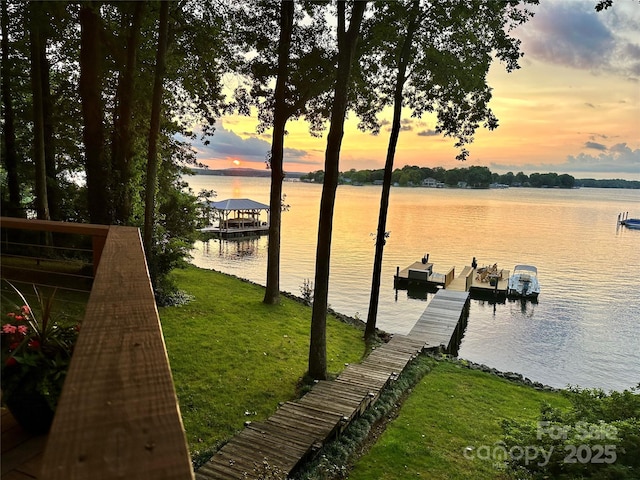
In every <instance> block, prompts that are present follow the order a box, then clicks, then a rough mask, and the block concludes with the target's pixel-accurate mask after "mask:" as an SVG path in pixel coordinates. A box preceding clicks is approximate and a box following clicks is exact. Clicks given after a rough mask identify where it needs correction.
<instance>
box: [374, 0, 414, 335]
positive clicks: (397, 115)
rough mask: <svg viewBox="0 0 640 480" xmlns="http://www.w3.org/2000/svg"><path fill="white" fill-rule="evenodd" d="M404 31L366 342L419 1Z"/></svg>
mask: <svg viewBox="0 0 640 480" xmlns="http://www.w3.org/2000/svg"><path fill="white" fill-rule="evenodd" d="M408 11H409V14H408V15H407V28H406V33H405V34H404V38H402V39H401V41H400V43H399V47H400V49H399V50H400V54H399V55H397V56H396V58H397V74H396V81H395V90H394V92H393V120H392V122H391V134H390V136H389V146H388V148H387V157H386V160H385V165H384V177H383V179H382V194H381V197H380V211H379V214H378V230H377V232H376V252H375V256H374V260H373V275H372V278H371V297H370V299H369V312H368V315H367V325H366V328H365V338H366V339H367V340H369V339H371V338H372V337H374V336H375V326H376V318H377V315H378V300H379V298H380V280H381V278H382V255H383V250H384V245H385V243H386V237H387V233H386V225H387V211H388V209H389V196H390V193H391V175H392V174H393V161H394V158H395V154H396V145H397V144H398V137H399V135H400V119H401V115H402V98H403V90H404V84H405V82H406V81H407V77H406V75H407V66H408V65H409V61H410V57H411V45H412V43H413V41H414V39H413V37H414V34H415V32H416V29H417V26H418V22H419V21H420V20H419V14H420V0H413V3H412V5H411V8H410V9H409V10H408Z"/></svg>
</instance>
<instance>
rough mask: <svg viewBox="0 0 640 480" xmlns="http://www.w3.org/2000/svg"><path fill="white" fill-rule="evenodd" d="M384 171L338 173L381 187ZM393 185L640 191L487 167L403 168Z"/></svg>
mask: <svg viewBox="0 0 640 480" xmlns="http://www.w3.org/2000/svg"><path fill="white" fill-rule="evenodd" d="M383 177H384V170H383V169H377V170H356V169H351V170H349V171H348V172H343V173H341V174H340V180H341V182H342V183H350V184H354V185H364V184H382V179H383ZM300 180H302V181H307V182H316V183H322V182H323V180H324V172H323V171H322V170H317V171H315V172H310V173H308V174H307V175H303V176H301V177H300ZM391 182H392V184H393V185H398V186H401V187H412V186H413V187H417V186H433V187H445V186H446V187H463V188H464V187H469V188H490V187H491V186H508V187H534V188H574V187H599V188H640V182H638V181H630V180H595V179H579V180H576V179H575V178H574V177H573V176H571V175H568V174H566V173H564V174H557V173H532V174H531V175H527V174H525V173H524V172H518V173H516V174H514V173H513V172H507V173H505V174H504V175H500V174H498V173H493V172H491V170H489V168H487V167H477V166H472V167H465V168H452V169H450V170H447V169H445V168H442V167H436V168H429V167H417V166H409V165H405V166H404V167H402V168H397V169H396V170H394V172H393V174H392V176H391Z"/></svg>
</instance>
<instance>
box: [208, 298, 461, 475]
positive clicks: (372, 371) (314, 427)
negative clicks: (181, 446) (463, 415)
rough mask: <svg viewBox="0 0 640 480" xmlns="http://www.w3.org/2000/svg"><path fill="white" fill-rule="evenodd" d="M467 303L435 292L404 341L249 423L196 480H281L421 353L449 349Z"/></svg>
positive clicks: (397, 337) (397, 338)
mask: <svg viewBox="0 0 640 480" xmlns="http://www.w3.org/2000/svg"><path fill="white" fill-rule="evenodd" d="M468 298H469V293H468V292H466V291H465V292H457V291H449V290H440V291H438V293H437V294H436V295H435V296H434V298H433V299H432V300H431V302H430V303H429V305H428V306H427V308H426V309H425V311H424V313H423V314H422V316H421V317H420V319H419V320H418V322H417V323H416V325H415V327H414V328H413V330H412V331H411V332H410V334H409V335H408V336H403V335H394V336H393V338H392V339H391V340H390V341H389V342H388V343H385V344H383V345H381V346H380V347H378V348H376V349H375V350H374V351H373V352H371V354H370V355H369V356H368V357H367V358H366V359H365V360H364V361H363V362H362V363H359V364H353V365H348V366H347V367H346V368H345V370H344V371H343V372H342V373H341V374H340V375H339V376H338V378H337V379H336V380H334V381H321V382H318V383H317V384H315V385H314V386H313V388H312V389H311V391H310V392H309V393H307V394H306V395H304V396H303V397H302V398H300V399H299V400H296V401H293V402H286V403H284V404H282V405H281V407H280V408H279V409H278V410H277V411H276V413H274V414H273V415H272V416H271V417H269V418H268V419H267V420H265V421H263V422H254V423H248V424H247V425H246V428H245V429H244V430H243V431H241V432H240V433H239V434H237V435H236V436H235V437H233V438H232V439H231V440H230V441H229V443H227V444H226V445H224V446H223V447H222V448H221V449H220V450H219V451H218V452H217V453H216V454H215V455H214V456H213V457H212V458H211V459H210V460H209V462H207V463H206V464H205V465H203V466H202V467H201V468H200V469H199V470H198V471H197V472H196V480H212V479H237V478H266V476H265V473H267V472H265V469H266V468H269V469H270V471H271V472H276V473H277V474H278V475H279V476H282V477H283V478H284V476H286V475H288V474H289V473H290V472H291V471H292V470H293V469H295V468H296V466H297V465H298V464H299V463H300V462H301V461H302V460H304V459H307V458H309V457H310V456H311V455H312V454H313V453H314V452H315V451H317V450H318V449H319V448H320V447H322V445H323V444H324V443H325V442H326V441H327V440H330V439H332V438H333V437H334V436H336V435H337V434H339V433H340V432H342V431H343V430H344V429H345V428H346V427H347V425H348V424H349V423H350V422H351V420H353V419H354V418H355V417H357V416H358V415H359V414H361V413H362V412H364V411H365V410H366V409H367V408H368V407H369V406H370V405H371V404H373V403H374V402H375V401H376V400H377V399H378V397H379V396H380V393H381V391H382V390H383V389H384V387H385V386H386V385H387V384H389V383H390V382H393V381H394V380H396V379H397V377H398V376H399V375H400V373H401V372H402V371H403V370H404V368H405V367H406V366H407V364H408V363H409V362H410V361H411V360H413V359H414V358H415V357H416V356H417V355H418V354H419V353H420V352H422V350H423V349H425V348H433V347H441V346H443V347H445V348H450V344H451V343H455V339H456V338H457V336H458V335H459V334H458V335H457V332H458V329H459V321H460V319H461V318H465V319H466V317H465V316H464V315H463V314H464V313H465V308H466V307H467V305H468ZM261 475H262V476H261Z"/></svg>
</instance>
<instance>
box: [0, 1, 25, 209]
mask: <svg viewBox="0 0 640 480" xmlns="http://www.w3.org/2000/svg"><path fill="white" fill-rule="evenodd" d="M1 8H2V106H3V107H4V122H3V124H2V130H3V137H4V142H3V145H4V151H3V155H2V158H3V160H4V165H5V168H6V169H7V187H8V190H9V204H8V207H9V208H8V213H9V215H12V216H18V215H21V208H20V199H21V195H20V183H19V180H18V154H17V152H16V132H15V125H14V114H13V102H12V99H11V93H12V85H11V60H10V58H9V12H8V6H7V0H2V5H1Z"/></svg>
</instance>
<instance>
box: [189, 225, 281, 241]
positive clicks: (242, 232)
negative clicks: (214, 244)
mask: <svg viewBox="0 0 640 480" xmlns="http://www.w3.org/2000/svg"><path fill="white" fill-rule="evenodd" d="M200 231H201V232H202V233H204V234H207V235H212V236H213V237H216V238H224V239H230V238H245V237H256V236H260V235H268V234H269V227H268V226H266V225H261V226H258V227H245V228H220V227H211V226H210V227H205V228H201V229H200Z"/></svg>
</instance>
